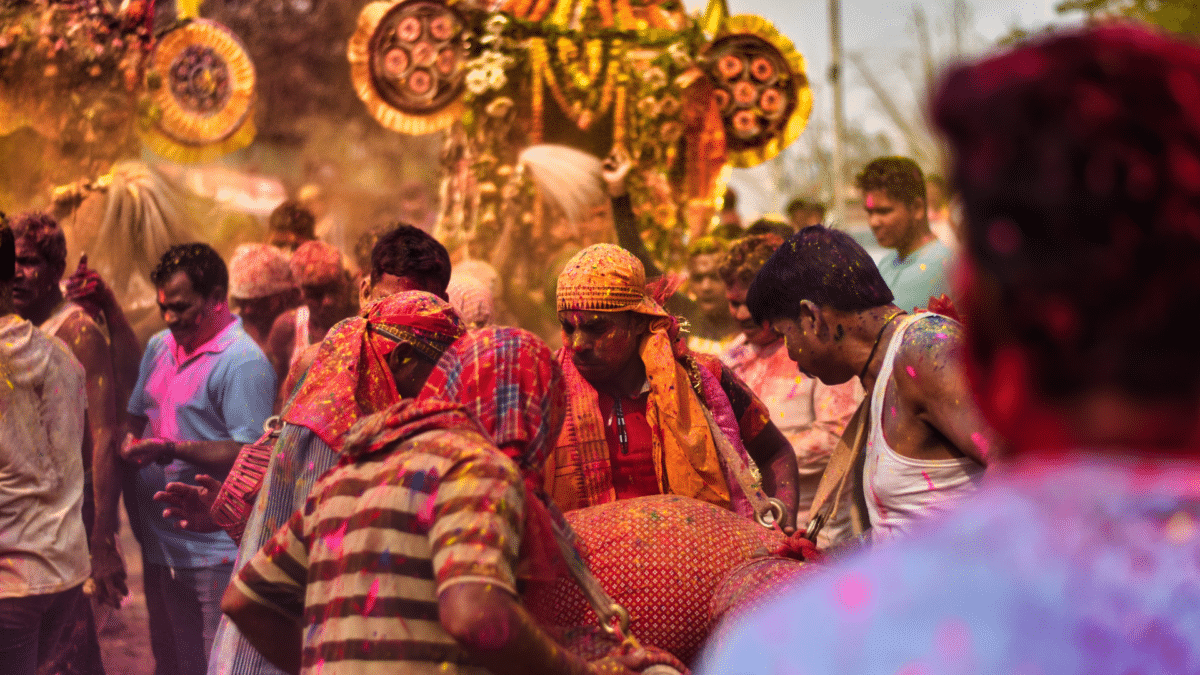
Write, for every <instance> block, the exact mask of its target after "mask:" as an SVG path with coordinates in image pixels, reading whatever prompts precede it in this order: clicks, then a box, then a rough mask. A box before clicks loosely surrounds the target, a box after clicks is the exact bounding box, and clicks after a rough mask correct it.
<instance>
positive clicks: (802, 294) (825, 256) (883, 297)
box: [746, 225, 894, 323]
mask: <svg viewBox="0 0 1200 675" xmlns="http://www.w3.org/2000/svg"><path fill="white" fill-rule="evenodd" d="M893 299H894V298H893V296H892V292H891V291H890V290H889V289H888V287H887V284H886V283H884V281H883V277H882V276H880V275H879V269H878V268H877V267H875V261H874V260H872V259H871V256H870V254H868V253H867V252H866V251H865V250H864V249H863V247H862V246H860V245H859V243H858V242H857V241H854V239H853V238H852V237H851V236H850V235H848V234H846V233H845V232H842V231H840V230H832V229H829V228H828V227H825V226H824V225H812V226H810V227H806V228H804V229H803V230H800V231H799V232H797V233H796V234H795V235H793V236H792V237H791V238H790V239H788V240H787V241H785V242H784V243H783V246H780V247H779V249H778V250H776V251H775V253H774V255H772V256H771V257H770V259H769V260H767V262H766V264H765V265H763V266H762V269H760V270H759V271H758V275H757V276H755V277H754V283H752V284H750V291H749V293H747V294H746V306H747V307H748V308H749V309H750V314H751V316H753V317H754V320H755V321H757V322H759V323H762V322H764V321H770V320H772V319H778V318H787V319H795V318H796V317H798V316H800V301H801V300H808V301H810V302H813V303H816V304H817V305H819V306H829V307H833V308H834V309H838V310H841V311H844V312H858V311H862V310H864V309H870V308H872V307H879V306H881V305H886V304H888V303H890V302H892V300H893Z"/></svg>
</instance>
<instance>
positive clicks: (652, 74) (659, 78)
mask: <svg viewBox="0 0 1200 675" xmlns="http://www.w3.org/2000/svg"><path fill="white" fill-rule="evenodd" d="M642 80H643V81H645V83H646V84H648V85H650V88H651V89H656V90H657V89H662V88H663V87H665V86H667V74H666V73H664V72H663V71H662V68H659V67H658V66H654V67H652V68H647V69H646V70H645V71H644V72H643V73H642Z"/></svg>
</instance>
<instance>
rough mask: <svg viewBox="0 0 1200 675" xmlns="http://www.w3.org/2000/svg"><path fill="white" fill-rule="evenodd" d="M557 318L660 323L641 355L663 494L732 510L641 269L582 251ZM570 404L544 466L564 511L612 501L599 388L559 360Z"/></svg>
mask: <svg viewBox="0 0 1200 675" xmlns="http://www.w3.org/2000/svg"><path fill="white" fill-rule="evenodd" d="M557 297H558V300H557V304H558V309H559V311H572V310H573V311H585V312H637V313H638V314H645V315H648V316H651V317H656V318H655V319H654V320H653V321H651V323H650V333H649V334H648V335H646V336H645V337H644V338H643V339H642V343H641V345H640V346H639V348H638V353H639V355H640V356H641V359H642V363H643V364H645V367H646V378H647V380H648V382H649V384H650V397H649V402H648V405H647V407H646V419H647V421H648V422H649V423H650V427H651V428H652V429H653V430H654V434H653V439H654V448H653V457H654V470H655V473H656V474H657V476H658V487H659V489H660V490H661V491H662V492H664V493H669V494H677V495H684V496H687V497H692V498H695V499H700V500H703V501H706V502H710V503H713V504H716V505H718V506H722V507H725V508H729V506H730V495H729V487H728V484H727V483H726V481H725V477H724V475H723V473H722V470H721V462H720V459H719V455H718V454H717V448H716V444H715V443H714V442H713V437H712V430H711V429H710V428H709V426H708V423H707V421H706V418H705V415H704V410H703V408H702V406H703V405H704V404H703V403H702V402H701V400H700V397H699V396H697V395H696V392H695V391H694V390H693V388H692V384H691V381H690V380H689V376H688V371H687V370H686V369H685V368H684V367H683V366H682V365H680V364H679V363H678V362H677V361H676V360H675V351H674V346H673V344H672V342H673V340H672V337H671V335H670V334H671V332H672V331H671V328H672V318H671V317H670V315H669V314H668V313H667V311H666V310H664V309H663V308H662V306H661V305H659V304H658V303H657V302H655V301H654V300H653V299H652V298H650V297H649V296H648V295H647V294H646V273H645V270H644V269H643V267H642V263H641V262H640V261H639V260H638V259H637V258H636V257H634V256H633V254H631V253H629V252H628V251H626V250H625V249H623V248H621V247H619V246H613V245H611V244H596V245H594V246H589V247H588V248H585V249H584V250H582V251H580V252H579V253H578V254H576V255H575V257H573V258H571V260H570V262H568V263H567V266H566V269H564V270H563V273H562V275H561V276H559V278H558V295H557ZM558 360H559V363H560V364H561V365H562V368H563V375H564V377H565V379H566V381H567V387H568V393H569V401H568V412H567V420H566V424H565V425H564V426H563V431H562V434H561V435H560V436H559V441H558V444H557V445H556V447H555V448H554V452H553V453H552V455H551V457H550V461H549V462H548V463H547V466H546V492H547V493H548V494H549V495H550V496H551V497H552V498H553V499H554V502H555V503H556V504H557V505H558V506H559V508H561V509H562V510H564V511H568V510H571V509H577V508H582V507H585V506H592V505H594V504H601V503H604V502H609V501H612V500H614V499H615V498H616V492H615V491H614V489H613V486H612V467H611V465H610V464H609V451H608V444H607V442H606V440H605V437H604V423H603V420H602V419H601V416H600V406H599V402H598V398H597V396H598V395H597V393H596V390H595V388H594V387H592V386H591V385H590V384H588V382H587V380H585V379H584V378H583V376H582V375H580V374H579V371H578V370H576V368H575V364H574V362H573V361H572V360H571V357H570V354H569V352H568V351H567V350H566V349H565V348H564V349H563V350H562V351H560V352H559V359H558Z"/></svg>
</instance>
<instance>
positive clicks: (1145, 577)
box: [0, 27, 1200, 675]
mask: <svg viewBox="0 0 1200 675" xmlns="http://www.w3.org/2000/svg"><path fill="white" fill-rule="evenodd" d="M933 110H934V117H935V120H936V123H937V125H938V126H939V128H940V129H941V130H942V131H943V132H944V133H945V135H946V137H947V138H948V140H949V142H950V144H951V147H952V148H953V151H954V157H953V174H952V181H950V184H952V185H953V186H954V187H955V188H956V189H957V190H958V191H959V198H960V199H961V209H962V213H963V216H962V218H961V222H955V223H953V224H952V223H951V222H950V221H951V220H952V219H951V218H950V216H949V213H950V210H949V209H948V207H947V203H948V198H947V193H948V191H949V188H948V185H947V182H946V181H944V180H941V179H939V178H938V177H936V176H932V175H931V176H926V175H925V174H924V173H923V172H922V170H921V168H920V167H919V166H918V165H917V163H916V162H914V161H912V160H910V159H907V158H903V157H882V158H879V159H876V160H874V161H872V162H870V163H869V164H868V165H867V166H866V167H864V168H863V169H862V171H861V173H859V175H858V176H857V180H856V182H857V187H858V189H859V190H860V192H861V194H862V208H863V209H864V211H865V214H866V217H867V220H868V224H869V226H870V229H871V231H872V233H873V234H874V236H875V239H876V241H877V243H878V245H879V246H880V247H881V248H883V249H885V253H884V255H883V257H882V258H881V259H880V260H879V261H878V263H877V262H876V261H875V260H874V259H873V258H872V257H871V255H870V254H869V253H868V252H867V251H866V250H864V248H863V247H862V246H861V245H860V244H859V243H857V242H856V241H855V240H854V239H853V238H852V237H851V236H850V235H848V234H846V233H845V232H843V231H841V230H839V229H836V228H832V227H827V226H825V225H824V224H822V223H823V220H824V218H825V210H824V207H823V206H822V205H821V204H820V203H819V202H816V201H813V200H808V199H802V198H797V199H795V200H793V201H792V202H791V203H790V204H789V205H788V208H787V217H786V219H784V218H780V219H778V220H773V219H763V220H760V221H758V222H755V223H753V224H752V225H751V226H749V227H747V228H742V226H741V224H740V223H739V222H737V220H736V219H735V218H734V217H732V216H731V215H730V214H728V213H722V214H721V216H720V218H714V219H713V220H714V223H713V226H712V228H711V231H710V232H708V233H706V234H705V235H704V236H701V237H698V238H696V239H695V240H693V241H691V242H690V243H689V247H688V257H687V260H686V265H685V268H684V269H683V270H680V271H681V272H684V273H686V286H684V287H682V288H680V287H679V286H678V284H677V281H678V277H680V276H682V275H678V274H673V273H672V271H671V270H662V269H659V268H658V266H657V264H656V262H655V261H654V260H653V259H652V258H651V256H650V255H649V253H648V252H647V250H646V248H645V245H644V244H643V242H642V241H641V239H640V237H639V236H638V233H637V230H636V226H635V224H634V221H633V218H632V211H631V209H630V205H629V197H628V195H627V194H626V193H625V190H624V187H623V181H624V176H625V175H626V174H627V173H628V170H629V160H628V158H627V157H623V156H622V155H621V153H620V152H614V154H613V155H612V156H611V157H610V158H609V159H608V160H606V161H605V162H604V163H603V164H602V175H597V176H595V178H596V181H597V183H598V186H603V187H606V188H607V190H606V192H605V191H604V190H600V192H601V193H603V194H607V196H608V197H609V198H611V204H609V205H606V206H607V207H608V208H610V209H611V214H612V221H613V230H612V232H613V237H612V239H613V240H614V241H615V242H616V243H592V244H590V245H584V246H581V247H579V250H577V251H575V252H573V254H572V255H570V256H569V257H567V256H564V259H563V261H562V263H561V264H560V265H558V266H557V269H556V270H555V272H554V284H553V293H552V296H551V298H550V301H551V302H552V304H553V312H554V316H555V318H556V324H555V326H554V329H553V331H552V333H553V334H544V333H545V332H546V331H545V326H544V325H543V324H542V323H540V322H538V321H531V322H530V323H529V324H528V325H526V326H525V327H521V326H518V325H515V324H517V323H520V321H519V318H520V317H521V316H522V314H521V311H518V310H517V309H516V308H517V307H518V306H525V305H534V304H536V303H530V302H527V301H526V300H524V299H522V298H516V297H512V296H511V295H507V296H506V289H505V280H504V279H502V278H500V277H499V275H498V274H497V273H496V271H495V270H494V269H492V268H490V267H489V266H488V265H487V264H486V263H483V262H481V261H477V260H475V261H472V260H460V261H458V262H456V263H453V264H452V255H451V253H450V252H449V251H447V250H446V248H445V247H444V246H443V245H442V244H441V243H439V242H438V241H437V240H436V239H434V238H433V237H432V236H430V235H429V234H427V233H426V232H425V231H423V230H422V229H419V228H417V227H413V226H410V225H406V224H403V223H396V224H394V225H392V226H390V227H386V228H381V229H374V230H370V231H368V232H366V233H365V234H364V235H363V237H362V238H361V239H360V241H359V242H358V244H357V245H356V246H355V248H354V250H352V251H342V250H339V249H338V248H336V247H334V246H332V245H330V244H328V243H326V242H323V241H321V240H319V239H317V238H316V236H315V233H314V224H315V223H314V218H313V216H312V214H311V213H309V212H307V211H306V210H305V209H304V207H303V206H302V205H301V204H299V203H298V202H295V201H290V200H289V201H287V202H284V203H283V204H282V205H280V206H279V208H277V209H276V210H275V212H274V213H273V214H272V215H271V218H270V222H269V223H268V235H267V236H266V237H265V239H264V241H262V242H261V243H248V244H243V245H241V246H239V247H238V248H237V249H236V250H235V251H234V252H233V253H232V255H231V256H230V257H229V260H228V263H227V262H226V260H225V259H223V257H222V256H221V254H220V253H218V251H217V250H216V249H214V248H213V247H212V246H210V245H209V244H207V243H203V242H188V243H180V244H176V245H174V246H171V247H170V248H168V249H167V250H166V251H165V252H164V253H162V255H161V256H160V257H159V259H158V262H157V265H156V266H155V267H154V268H153V270H152V271H151V272H150V274H149V278H148V279H146V280H145V281H146V282H148V284H149V285H151V286H152V287H153V288H154V290H155V294H156V295H155V297H156V302H157V306H158V310H159V315H160V318H161V324H160V328H161V330H158V331H157V332H153V334H152V335H139V334H138V330H136V329H135V327H134V326H133V325H131V323H130V321H128V320H127V318H126V314H125V312H124V311H123V308H122V306H121V303H120V302H119V301H118V300H117V296H116V295H115V294H114V293H113V291H112V290H111V289H110V286H109V284H108V283H106V281H105V279H103V278H102V277H101V275H100V274H99V273H98V272H97V271H95V270H93V269H91V268H89V267H88V265H87V261H86V257H85V258H84V259H83V260H81V261H80V262H79V264H78V266H77V267H76V269H74V270H73V271H72V272H71V273H70V275H69V276H68V275H67V263H68V261H67V235H66V233H65V232H64V231H63V228H62V227H61V226H60V225H59V223H58V222H57V221H56V220H55V218H54V217H53V216H51V215H49V214H47V213H44V212H28V213H22V214H20V215H16V216H13V217H6V218H4V222H3V224H2V225H0V375H2V376H3V384H0V670H3V671H4V672H11V673H15V674H19V675H33V674H34V673H37V674H38V675H55V674H58V673H84V674H92V673H103V672H104V666H103V664H102V662H101V658H100V648H99V642H98V639H97V628H96V614H98V611H97V609H98V608H101V607H111V608H119V607H120V606H121V603H122V600H123V598H124V597H125V596H126V595H127V594H128V589H127V587H126V572H125V561H124V560H123V559H122V555H121V552H120V551H119V549H118V547H117V543H116V542H117V536H118V529H119V527H118V524H119V517H118V516H119V508H120V504H121V503H122V495H123V497H124V499H123V503H124V507H125V509H126V511H127V513H128V515H129V522H130V525H131V527H132V529H133V532H134V535H135V536H136V538H137V541H138V543H139V544H140V548H141V557H142V560H141V563H142V565H141V566H142V569H143V584H144V589H145V598H146V609H147V613H148V616H149V625H148V630H149V638H150V645H151V650H152V653H153V657H154V662H155V673H156V675H193V674H204V673H206V674H209V675H214V674H221V675H273V674H275V673H306V674H310V673H311V674H313V675H316V674H318V673H367V672H403V673H434V672H438V673H443V672H464V673H465V672H490V673H514V674H515V673H592V674H595V675H600V674H612V675H619V674H621V673H630V672H640V671H645V670H647V669H649V668H655V669H657V672H663V670H662V669H664V668H665V669H673V670H675V671H679V672H686V671H687V670H688V668H689V667H696V668H698V669H699V671H700V672H704V673H714V674H716V673H779V672H819V673H835V672H836V673H896V672H909V673H959V672H980V673H1001V672H1004V673H1015V672H1029V673H1049V672H1055V673H1101V672H1113V673H1127V672H1145V673H1186V672H1196V671H1197V669H1200V641H1198V639H1197V637H1196V636H1198V635H1200V569H1198V568H1197V560H1200V558H1198V557H1197V555H1196V551H1197V548H1196V546H1197V542H1200V499H1197V497H1198V495H1197V494H1196V489H1195V485H1196V481H1195V478H1194V475H1195V473H1194V472H1195V470H1196V467H1195V461H1196V460H1195V450H1196V448H1197V441H1198V439H1197V433H1196V432H1197V422H1198V421H1200V415H1198V414H1197V413H1198V412H1200V411H1198V410H1197V404H1198V403H1200V358H1198V356H1197V355H1198V354H1200V352H1197V350H1196V349H1195V345H1194V344H1193V340H1192V335H1193V332H1194V331H1192V330H1190V328H1191V327H1192V325H1191V323H1190V322H1191V321H1192V320H1193V318H1192V317H1194V316H1195V314H1196V313H1197V311H1198V310H1200V276H1198V275H1200V123H1198V122H1197V120H1200V49H1198V48H1196V47H1195V46H1192V45H1189V44H1186V43H1183V42H1180V41H1177V40H1175V39H1173V38H1170V37H1166V36H1161V35H1157V34H1153V33H1150V32H1148V31H1146V30H1143V29H1139V28H1132V27H1101V28H1090V29H1085V30H1082V31H1078V32H1075V33H1069V34H1064V35H1052V36H1048V37H1044V38H1040V39H1038V40H1034V41H1031V42H1029V43H1027V44H1023V45H1019V46H1018V47H1016V48H1015V49H1013V50H1012V51H1010V52H1008V53H1005V54H1000V55H997V56H994V57H990V58H988V59H987V60H984V61H982V62H980V63H977V64H973V65H963V66H960V67H958V68H957V69H956V70H954V71H952V72H951V73H950V74H949V75H948V77H947V78H946V79H945V81H944V83H943V85H942V87H941V89H940V91H939V92H938V94H937V96H936V98H935V100H934V105H933ZM732 202H733V199H732V198H731V199H727V201H726V206H731V204H732ZM960 233H961V235H962V241H961V242H960V241H959V235H960ZM584 243H586V242H584ZM955 261H957V262H955ZM953 265H957V270H958V272H957V273H956V274H954V275H952V274H951V268H952V266H953ZM64 276H65V278H64ZM952 276H954V277H955V278H954V279H951V277H952ZM952 281H953V283H952ZM527 329H528V330H527ZM539 331H541V332H542V333H543V334H542V335H540V336H539V335H537V334H535V333H537V332H539ZM552 345H553V346H552ZM558 345H561V346H558ZM663 495H669V496H673V497H676V498H678V499H679V500H682V501H680V502H679V503H680V504H683V505H684V507H682V508H687V506H686V505H687V504H696V505H698V507H700V508H710V509H711V508H715V509H719V510H721V511H726V512H731V513H732V514H736V519H737V522H754V523H757V524H758V525H757V526H761V527H762V528H764V529H766V530H770V532H771V533H772V535H771V536H773V537H775V539H772V541H775V542H776V543H777V544H778V546H777V547H776V548H775V549H773V550H772V551H763V552H761V553H760V554H756V556H755V557H756V558H762V559H773V560H779V559H781V558H786V559H788V560H791V561H792V563H790V564H801V563H802V564H803V566H804V569H805V570H806V571H805V573H804V574H802V575H799V576H795V575H790V574H789V575H784V576H781V577H770V575H766V576H763V577H761V578H758V579H757V581H756V582H755V584H753V585H754V586H755V587H754V588H753V589H750V591H748V592H747V594H746V596H745V597H746V598H752V599H751V600H745V602H744V603H743V605H744V606H741V607H739V608H736V611H733V610H731V609H730V607H728V606H723V607H722V610H721V613H720V616H722V617H725V618H726V619H727V620H726V622H725V623H724V624H722V625H720V626H717V625H715V623H714V625H713V626H711V628H710V630H711V634H710V635H709V643H708V647H707V649H706V650H705V651H704V652H703V654H702V656H700V657H699V658H698V659H693V662H691V663H684V662H683V661H681V660H680V658H678V657H679V656H680V655H678V654H672V653H669V652H667V651H664V650H663V649H659V648H658V646H657V645H651V644H640V643H638V642H637V640H636V639H635V638H634V637H633V635H632V633H631V632H629V624H628V622H626V624H625V625H620V624H621V622H620V621H619V620H618V621H617V624H618V625H616V626H614V625H613V624H611V623H609V621H608V620H609V619H610V618H612V616H615V615H616V614H608V613H607V612H608V610H609V609H611V607H598V608H597V609H596V613H597V615H598V616H599V619H600V621H601V623H603V624H604V625H603V630H602V631H601V632H600V633H599V634H600V635H601V637H603V636H604V635H605V634H610V637H608V638H605V639H607V640H608V642H604V640H603V639H601V638H596V640H599V644H604V645H607V647H605V648H603V649H601V650H600V651H599V652H597V651H596V649H595V648H590V649H583V648H580V647H579V646H578V645H579V644H581V643H580V641H579V639H578V637H579V634H580V631H583V630H585V629H587V628H589V627H588V626H578V625H576V626H561V625H554V624H553V622H552V621H549V620H548V619H547V617H546V616H544V615H543V614H541V613H539V611H540V610H538V609H537V608H536V607H534V606H533V605H529V606H527V605H526V603H525V602H524V599H525V597H526V594H527V593H529V592H530V590H531V589H533V588H546V587H547V584H552V583H554V582H556V581H559V580H564V579H565V580H568V583H570V584H578V585H579V587H580V588H581V589H582V592H583V593H584V594H585V595H586V596H587V597H588V598H589V601H590V600H591V599H593V598H595V597H597V596H600V597H604V596H603V591H604V589H602V588H597V586H598V585H599V582H597V581H596V579H595V577H593V576H591V575H590V574H589V572H588V570H587V568H588V564H589V559H592V560H593V561H594V558H590V557H591V556H592V555H593V554H595V553H596V551H589V550H588V549H587V547H586V546H585V545H584V544H585V542H584V540H585V539H586V536H581V535H586V533H585V532H583V531H579V532H576V531H574V530H573V528H574V527H576V526H575V525H572V523H576V524H578V523H579V522H580V521H579V519H578V514H579V513H582V512H585V511H587V510H589V509H599V508H610V507H612V506H613V505H615V504H622V503H628V504H634V503H638V502H637V501H636V500H643V499H648V498H654V497H656V496H663ZM730 517H731V518H734V516H730ZM714 536H720V534H719V533H718V534H717V535H714ZM683 553H684V554H685V555H689V556H694V557H697V558H703V557H704V556H705V555H706V553H705V551H704V550H695V551H687V552H683ZM768 553H773V554H775V555H774V557H772V556H769V555H767V554H768ZM764 556H765V557H764ZM746 562H749V561H746ZM731 573H732V572H731ZM739 578H741V577H739ZM627 582H628V583H629V584H630V585H631V586H633V587H638V586H639V581H638V580H637V579H628V580H627ZM645 585H646V586H647V587H649V584H645ZM609 590H613V589H609ZM710 600H711V601H712V603H713V606H714V607H715V606H716V605H717V604H719V603H718V602H717V598H716V597H715V596H714V597H713V598H708V597H703V598H700V599H699V602H700V603H701V604H702V605H703V606H704V607H708V606H709V601H710ZM735 604H736V603H735ZM726 605H728V603H726ZM667 614H668V615H669V614H670V612H667ZM638 618H639V617H632V619H633V623H632V625H633V626H635V627H636V626H637V625H638V624H637V621H638ZM618 619H619V616H618ZM626 619H629V617H626ZM592 628H595V627H594V626H593V627H592ZM611 635H615V636H616V637H615V639H614V638H612V637H611Z"/></svg>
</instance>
